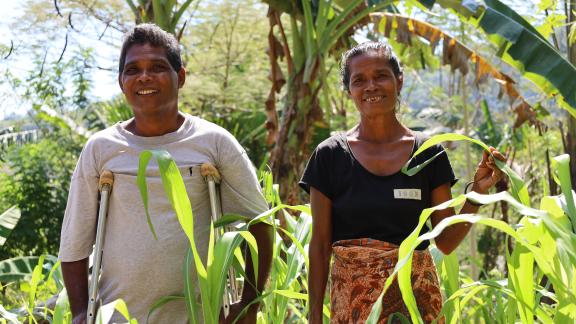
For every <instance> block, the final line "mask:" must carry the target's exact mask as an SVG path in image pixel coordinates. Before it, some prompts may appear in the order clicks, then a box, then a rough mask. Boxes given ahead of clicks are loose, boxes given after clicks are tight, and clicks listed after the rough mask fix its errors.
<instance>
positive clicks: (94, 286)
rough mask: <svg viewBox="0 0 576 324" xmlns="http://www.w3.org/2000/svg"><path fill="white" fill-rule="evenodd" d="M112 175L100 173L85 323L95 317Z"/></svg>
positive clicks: (88, 323) (110, 173) (108, 172)
mask: <svg viewBox="0 0 576 324" xmlns="http://www.w3.org/2000/svg"><path fill="white" fill-rule="evenodd" d="M113 183H114V175H113V174H112V172H110V171H108V170H105V171H104V172H102V174H101V175H100V182H99V184H98V190H99V191H100V208H99V209H98V225H97V228H96V244H95V247H94V259H93V262H92V277H91V278H90V287H89V295H88V311H87V317H88V318H87V320H86V323H87V324H93V323H94V319H95V318H96V296H97V295H98V280H99V277H100V265H101V263H102V248H103V246H104V232H105V229H106V228H105V227H106V214H107V213H108V199H109V198H110V192H111V191H112V184H113Z"/></svg>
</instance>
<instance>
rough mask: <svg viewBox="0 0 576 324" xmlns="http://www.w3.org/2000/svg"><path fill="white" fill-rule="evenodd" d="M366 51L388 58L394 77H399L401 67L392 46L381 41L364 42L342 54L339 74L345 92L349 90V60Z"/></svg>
mask: <svg viewBox="0 0 576 324" xmlns="http://www.w3.org/2000/svg"><path fill="white" fill-rule="evenodd" d="M367 53H376V54H378V55H379V56H381V57H383V58H384V59H386V60H388V64H390V67H391V68H392V72H394V76H395V77H396V78H399V77H400V76H401V75H402V73H403V72H402V67H401V66H400V61H399V60H398V57H397V56H396V54H395V53H394V51H392V47H390V45H389V44H385V43H381V42H365V43H362V44H358V45H356V46H354V47H352V48H351V49H349V50H348V51H347V52H346V53H344V54H343V55H342V61H341V64H340V76H341V77H342V88H343V89H344V90H346V92H350V86H349V84H350V62H351V61H352V59H353V58H355V57H357V56H360V55H364V54H367Z"/></svg>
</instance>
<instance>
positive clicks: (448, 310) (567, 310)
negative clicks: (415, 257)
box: [368, 134, 576, 323]
mask: <svg viewBox="0 0 576 324" xmlns="http://www.w3.org/2000/svg"><path fill="white" fill-rule="evenodd" d="M454 140H467V141H470V142H473V143H475V144H478V145H480V146H481V147H482V148H483V149H485V150H487V149H488V147H487V146H486V145H485V144H484V143H482V142H480V141H477V140H474V139H470V138H468V137H465V136H462V135H457V134H444V135H438V136H434V137H432V138H431V139H429V140H428V141H426V142H425V143H424V144H423V145H422V147H421V148H420V149H419V150H418V151H416V152H415V154H414V156H417V155H418V154H420V153H421V152H422V151H424V150H425V149H426V148H427V147H430V146H432V145H435V144H437V143H439V142H443V141H454ZM434 158H435V157H432V158H431V159H430V160H428V161H425V162H424V163H422V164H421V165H418V166H416V167H414V168H413V169H410V170H408V165H409V163H410V161H408V163H406V165H405V166H404V168H403V172H405V173H407V174H411V173H412V174H413V173H416V172H418V171H419V170H421V169H422V168H423V167H424V166H425V165H426V164H428V163H430V162H431V160H433V159H434ZM569 161H570V157H569V156H568V155H561V156H558V157H555V158H554V163H553V170H554V172H555V180H556V181H557V182H558V184H559V185H560V187H561V189H562V195H559V196H546V197H544V198H543V199H542V200H541V202H540V207H539V209H535V208H531V207H529V206H530V200H529V197H528V194H527V190H526V185H525V184H524V182H523V181H522V179H521V178H520V177H519V176H518V175H517V174H515V173H514V171H512V170H511V169H510V168H509V167H508V166H506V165H505V164H504V163H503V162H501V161H498V160H496V164H497V165H498V167H499V168H500V169H502V171H503V172H504V173H506V174H507V175H508V177H509V178H510V181H511V184H512V185H511V193H507V192H500V193H497V194H492V195H480V194H477V193H475V192H471V193H468V194H465V195H459V196H458V197H456V198H454V199H452V200H449V201H447V202H445V203H443V204H440V205H438V206H434V207H431V208H427V209H425V210H424V211H423V212H422V214H421V215H420V220H419V223H418V225H417V227H416V229H414V231H413V232H412V233H411V234H410V235H409V236H408V237H407V238H406V239H405V240H404V241H403V242H402V244H401V245H400V248H399V256H398V260H399V261H398V263H397V265H396V267H395V268H394V272H393V274H392V275H391V276H390V277H389V278H388V280H386V283H385V285H384V289H383V292H382V294H381V295H380V297H379V299H378V300H377V301H376V303H375V304H374V306H373V308H372V312H371V314H370V317H369V319H368V322H369V323H375V322H376V321H377V320H378V317H379V316H380V313H381V311H382V297H383V295H384V293H385V292H386V290H387V289H388V288H389V287H390V285H391V283H392V281H393V280H394V279H395V278H396V277H397V279H398V283H399V287H400V291H401V292H402V298H403V300H404V302H405V304H406V306H407V309H408V311H409V313H410V317H411V320H412V322H415V323H422V318H421V316H420V313H419V312H418V308H417V306H416V300H415V298H414V294H413V291H412V289H411V280H410V273H411V267H412V254H413V252H414V250H415V248H416V246H418V244H420V243H421V242H422V241H425V240H431V239H434V238H435V237H437V236H438V235H439V234H440V233H441V232H442V231H443V230H444V229H445V228H446V227H448V226H450V225H452V224H456V223H460V222H470V223H478V224H484V225H486V226H490V227H493V228H495V229H498V230H500V231H502V232H504V233H506V234H507V235H508V236H509V237H510V238H513V239H514V240H515V242H516V246H515V248H514V249H513V250H512V252H510V253H507V255H506V259H507V267H508V273H509V277H508V279H507V280H499V281H497V280H481V281H477V282H468V283H465V284H464V285H462V286H461V287H460V288H458V289H456V287H457V286H458V285H459V283H458V280H457V279H456V278H457V277H456V276H457V273H458V270H457V260H455V259H454V258H455V256H447V257H446V258H445V259H444V260H443V261H442V263H441V265H440V268H441V271H440V275H441V277H442V279H443V284H444V290H445V292H447V293H448V294H449V297H448V299H447V301H446V303H445V305H444V308H443V311H442V314H441V315H445V316H446V320H447V322H449V323H456V322H459V321H461V320H462V318H461V314H462V308H463V307H464V306H465V305H466V304H467V303H468V302H469V301H470V300H476V301H477V302H478V298H475V295H476V294H478V293H479V292H480V291H488V290H495V291H498V292H499V296H500V297H496V299H495V301H494V303H495V304H496V306H497V309H498V314H497V315H498V316H499V317H500V318H502V319H505V322H515V321H517V320H520V321H521V322H522V323H533V322H534V318H537V319H538V320H539V321H542V322H544V323H573V322H574V321H575V320H576V307H575V306H574V305H576V293H575V291H576V266H575V261H576V234H575V231H574V228H575V226H576V207H575V205H574V193H573V191H572V189H571V188H572V185H571V181H570V174H569ZM466 199H471V200H472V201H475V202H479V203H482V204H492V203H495V202H498V201H506V202H508V203H509V204H510V205H511V206H512V207H513V208H514V209H516V210H517V211H518V212H519V213H520V214H521V215H522V216H523V217H522V218H521V220H520V222H519V224H517V225H516V226H510V225H509V224H507V223H505V222H502V221H500V220H495V219H491V218H487V217H484V216H481V215H478V214H463V215H456V216H452V217H448V218H446V219H444V220H442V221H441V222H440V223H439V224H437V225H436V227H434V228H433V229H432V230H431V231H430V232H428V233H425V234H422V235H420V236H419V232H420V230H421V229H422V227H423V226H424V224H425V222H426V221H427V220H428V218H429V217H430V215H431V214H432V213H433V212H434V211H436V210H440V209H445V208H449V207H455V206H460V205H463V204H464V202H465V201H466ZM543 276H546V277H547V278H548V280H549V282H550V283H551V285H552V286H553V288H554V292H552V291H550V290H549V289H547V288H546V287H541V286H539V285H538V283H539V282H540V279H542V277H543ZM543 296H546V297H548V298H551V299H552V301H553V303H554V304H555V305H554V306H555V307H550V306H548V305H545V304H540V303H537V300H539V299H540V298H542V297H543ZM504 300H505V301H506V302H505V303H504ZM477 304H478V305H480V306H477V307H476V308H474V309H473V312H481V311H484V312H485V313H486V314H488V313H487V312H486V310H487V309H490V308H493V307H494V305H493V304H492V303H491V302H488V301H487V300H484V301H480V302H479V303H477ZM492 319H493V318H490V320H492ZM484 320H488V318H484Z"/></svg>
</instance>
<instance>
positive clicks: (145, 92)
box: [136, 89, 158, 96]
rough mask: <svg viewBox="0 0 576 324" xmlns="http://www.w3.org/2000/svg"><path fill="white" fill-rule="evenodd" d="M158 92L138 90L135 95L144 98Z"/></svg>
mask: <svg viewBox="0 0 576 324" xmlns="http://www.w3.org/2000/svg"><path fill="white" fill-rule="evenodd" d="M157 92H158V90H153V89H145V90H140V91H138V92H136V93H137V94H139V95H141V96H145V95H151V94H154V93H157Z"/></svg>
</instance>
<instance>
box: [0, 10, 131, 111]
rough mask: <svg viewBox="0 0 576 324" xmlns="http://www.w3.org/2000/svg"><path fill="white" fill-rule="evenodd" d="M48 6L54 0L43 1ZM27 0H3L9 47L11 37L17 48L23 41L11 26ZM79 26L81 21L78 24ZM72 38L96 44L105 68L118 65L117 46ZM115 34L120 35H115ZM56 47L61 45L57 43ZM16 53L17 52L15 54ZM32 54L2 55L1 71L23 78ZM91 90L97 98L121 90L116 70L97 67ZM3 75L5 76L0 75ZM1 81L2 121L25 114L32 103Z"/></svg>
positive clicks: (0, 36)
mask: <svg viewBox="0 0 576 324" xmlns="http://www.w3.org/2000/svg"><path fill="white" fill-rule="evenodd" d="M44 1H46V2H47V5H50V6H53V4H52V1H49V0H44ZM26 2H27V0H2V2H1V3H2V15H0V43H1V44H4V45H6V46H10V42H11V40H12V41H14V44H15V47H16V48H17V47H18V44H19V42H21V40H20V39H21V37H18V35H15V34H14V33H13V32H12V30H11V28H10V25H11V24H12V23H14V21H15V20H16V19H18V16H19V14H20V10H21V7H22V6H24V4H25V3H26ZM77 24H78V25H80V23H77ZM72 37H75V41H78V42H79V43H81V44H83V46H91V47H94V48H95V49H96V50H95V54H96V55H95V56H96V59H97V65H100V66H104V67H113V68H115V65H113V64H114V62H115V60H116V58H117V56H118V49H116V48H113V47H110V46H105V45H103V44H102V43H101V42H95V41H94V40H92V39H90V38H89V37H83V36H82V35H81V34H79V33H74V35H73V36H72ZM114 37H120V36H118V35H114ZM55 46H62V45H56V44H55ZM71 52H72V51H71V50H70V49H67V54H69V53H71ZM15 54H17V55H15ZM30 59H31V58H30V57H27V55H23V54H22V53H16V52H15V53H13V54H12V55H11V56H10V57H9V58H8V60H4V58H0V70H2V71H4V70H5V69H6V68H8V69H9V70H10V71H11V72H12V73H14V74H15V76H16V77H21V78H23V77H24V76H25V75H26V72H27V71H28V69H29V66H30V64H29V62H30ZM91 76H92V91H91V96H92V98H94V99H95V100H98V99H109V98H111V97H113V96H115V95H117V94H119V93H120V88H119V87H118V82H117V75H116V73H114V72H110V71H104V70H99V69H94V71H93V73H92V75H91ZM0 78H4V76H3V75H1V74H0ZM2 81H3V80H0V120H3V119H5V118H6V117H7V116H9V115H11V114H14V113H15V114H18V115H24V114H25V113H26V111H27V110H28V108H29V106H30V105H29V104H27V103H26V102H23V101H22V99H21V98H20V97H19V96H18V94H16V93H14V91H13V90H12V88H11V87H10V86H8V85H6V84H4V83H3V82H2Z"/></svg>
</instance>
